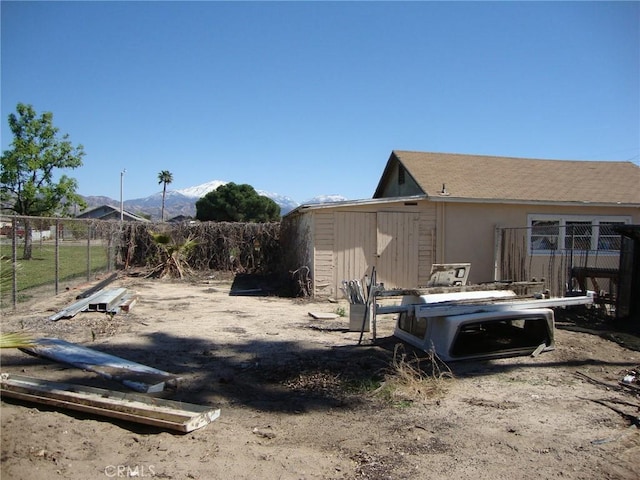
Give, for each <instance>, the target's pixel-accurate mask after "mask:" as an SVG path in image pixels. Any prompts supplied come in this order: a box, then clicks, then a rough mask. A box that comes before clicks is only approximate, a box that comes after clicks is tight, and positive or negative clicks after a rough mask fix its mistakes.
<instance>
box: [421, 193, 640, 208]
mask: <svg viewBox="0 0 640 480" xmlns="http://www.w3.org/2000/svg"><path fill="white" fill-rule="evenodd" d="M428 200H430V201H432V202H448V203H491V204H505V205H552V206H562V207H568V206H574V207H575V206H582V207H584V206H589V207H621V208H622V207H624V208H640V203H634V202H590V201H556V200H533V199H511V198H473V197H454V196H450V195H430V196H428Z"/></svg>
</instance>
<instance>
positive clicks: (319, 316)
mask: <svg viewBox="0 0 640 480" xmlns="http://www.w3.org/2000/svg"><path fill="white" fill-rule="evenodd" d="M309 316H310V317H313V318H315V319H316V320H334V319H336V318H338V317H339V316H340V315H337V314H335V313H325V312H309Z"/></svg>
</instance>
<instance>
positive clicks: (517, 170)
mask: <svg viewBox="0 0 640 480" xmlns="http://www.w3.org/2000/svg"><path fill="white" fill-rule="evenodd" d="M394 155H395V157H396V158H397V159H398V160H399V161H400V162H401V163H402V165H404V167H405V169H406V171H407V173H408V174H409V175H411V176H412V177H413V178H414V180H415V181H416V182H417V184H418V185H419V186H420V188H422V189H423V190H424V193H426V194H427V195H429V196H438V195H439V193H440V191H441V190H442V185H443V184H444V185H445V186H446V190H447V192H448V193H449V195H450V196H451V197H462V198H473V199H486V200H516V201H549V202H590V203H613V204H617V203H623V204H638V205H640V167H638V166H637V165H634V164H633V163H631V162H614V161H611V162H610V161H568V160H536V159H529V158H511V157H492V156H484V155H462V154H451V153H426V152H409V151H398V150H396V151H394V152H393V153H392V155H391V158H393V157H394Z"/></svg>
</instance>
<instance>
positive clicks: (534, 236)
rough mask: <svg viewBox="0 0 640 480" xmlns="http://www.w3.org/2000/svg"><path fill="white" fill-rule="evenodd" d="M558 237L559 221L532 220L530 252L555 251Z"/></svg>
mask: <svg viewBox="0 0 640 480" xmlns="http://www.w3.org/2000/svg"><path fill="white" fill-rule="evenodd" d="M559 236H560V221H559V220H533V221H532V222H531V250H535V251H539V250H557V249H558V238H559Z"/></svg>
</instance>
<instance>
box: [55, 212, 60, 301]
mask: <svg viewBox="0 0 640 480" xmlns="http://www.w3.org/2000/svg"><path fill="white" fill-rule="evenodd" d="M55 264H56V267H55V282H56V283H55V285H56V295H58V290H59V286H60V285H59V283H60V220H56V242H55Z"/></svg>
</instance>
